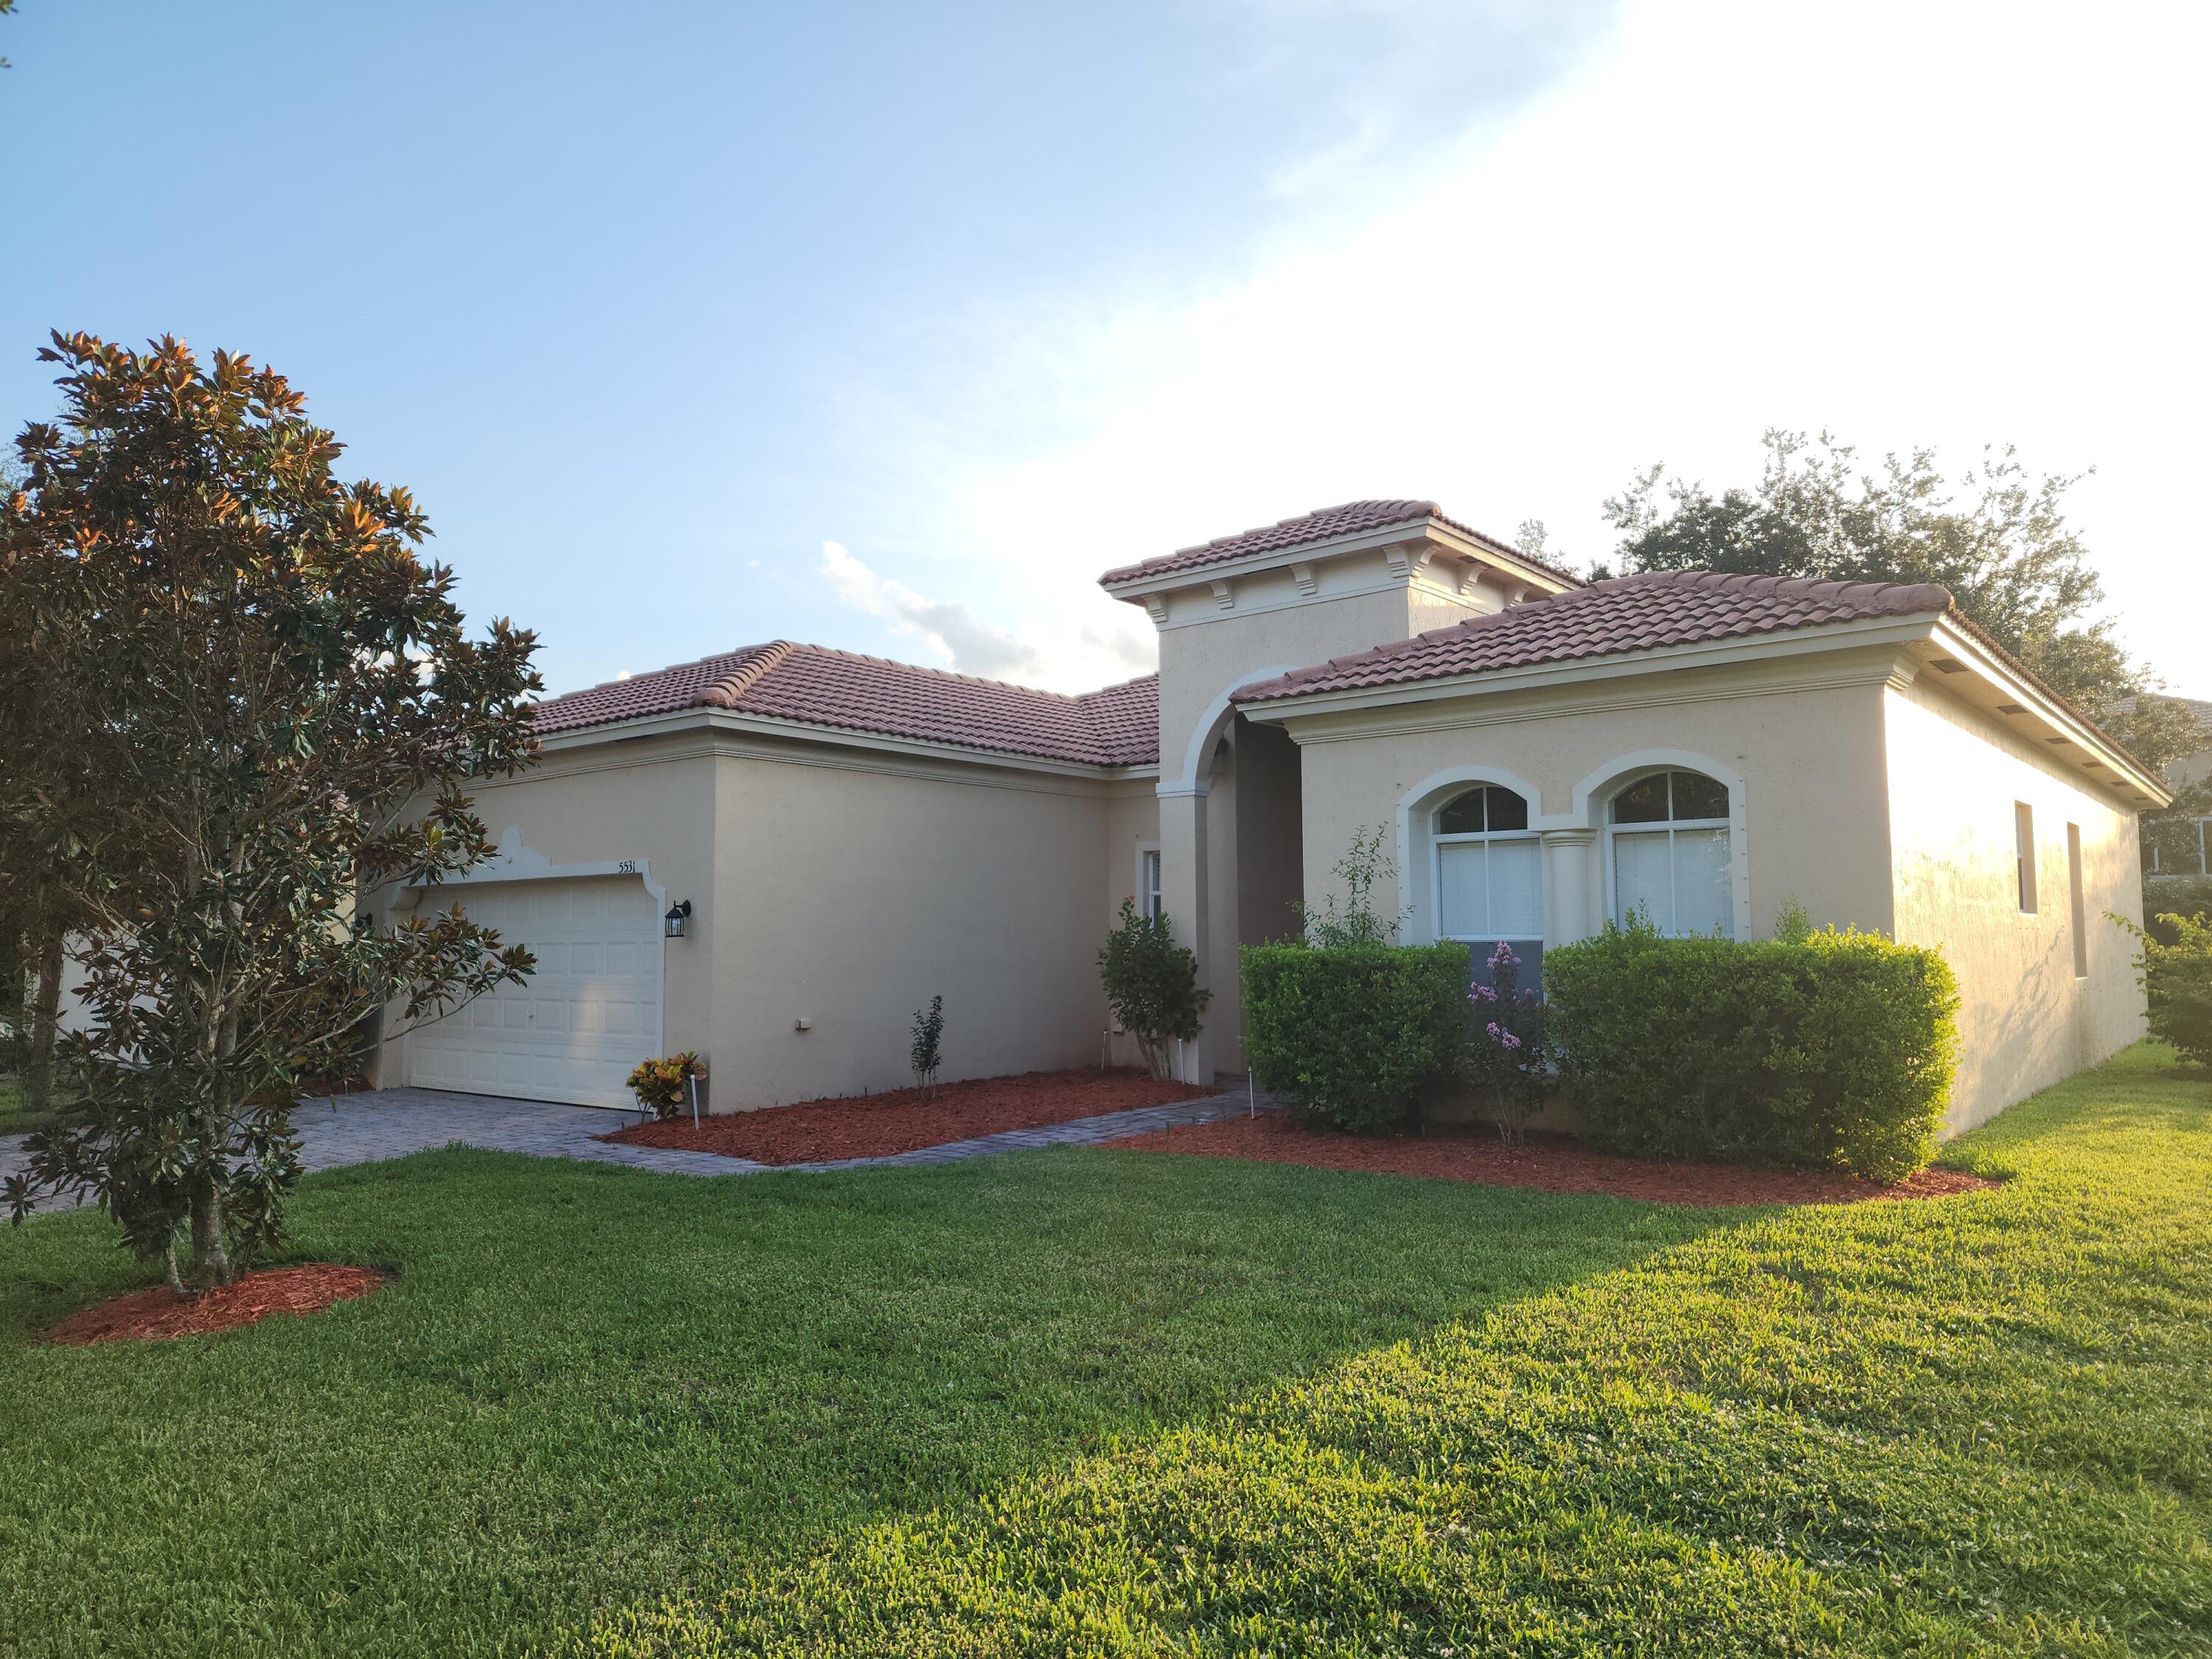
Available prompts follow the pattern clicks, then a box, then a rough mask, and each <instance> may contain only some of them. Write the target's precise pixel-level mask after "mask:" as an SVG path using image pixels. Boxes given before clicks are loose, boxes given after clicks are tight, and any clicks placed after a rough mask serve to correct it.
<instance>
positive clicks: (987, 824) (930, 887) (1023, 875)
mask: <svg viewBox="0 0 2212 1659" xmlns="http://www.w3.org/2000/svg"><path fill="white" fill-rule="evenodd" d="M1142 799H1143V790H1142V787H1141V786H1138V787H1132V786H1127V785H1107V784H1103V783H1100V782H1097V781H1085V780H1082V779H1076V778H1061V777H1053V776H1048V775H1033V774H1027V773H1021V772H1015V771H1012V770H1011V769H998V768H985V767H966V766H961V765H957V764H946V763H902V762H896V761H892V760H890V759H888V758H884V757H870V756H868V755H866V754H865V753H861V752H857V751H855V752H853V753H849V754H843V755H837V756H834V757H833V756H829V755H828V754H825V753H824V752H823V750H820V749H818V748H817V747H816V746H813V745H799V744H793V745H792V746H791V750H790V752H789V753H788V754H779V755H775V756H772V757H771V756H769V755H765V754H762V753H748V754H742V755H740V754H727V755H725V756H724V757H722V758H721V759H720V762H719V763H718V767H717V776H716V810H715V817H716V823H717V843H718V849H719V861H718V864H717V866H716V893H715V914H716V915H717V917H718V918H719V919H720V921H719V927H720V931H721V936H722V942H721V944H720V945H719V946H718V948H717V949H716V951H715V964H716V965H715V974H716V994H715V999H714V1000H715V1006H716V1010H717V1023H716V1030H715V1033H714V1036H715V1041H716V1042H717V1043H718V1045H720V1046H721V1047H722V1048H726V1049H734V1050H735V1052H736V1054H737V1055H738V1058H739V1060H740V1062H741V1069H738V1070H737V1071H735V1072H733V1071H732V1068H731V1067H730V1066H728V1065H727V1064H725V1065H724V1066H723V1067H722V1072H721V1086H720V1089H719V1090H718V1091H717V1095H716V1102H715V1103H716V1107H717V1109H730V1108H732V1107H751V1106H766V1105H776V1104H781V1103H787V1102H790V1101H793V1100H800V1099H806V1098H811V1097H817V1096H820V1095H823V1094H852V1093H861V1092H867V1091H876V1090H880V1089H885V1088H891V1087H896V1086H898V1085H902V1084H903V1083H904V1082H906V1081H907V1080H908V1076H907V1042H908V1028H909V1025H910V1024H911V1022H912V1020H913V1017H914V1013H915V1009H916V1008H917V1007H918V1006H921V1005H923V1004H926V1003H927V1001H928V1000H929V999H930V998H931V997H932V996H933V995H938V994H941V995H943V997H944V998H945V1072H944V1076H945V1078H946V1079H948V1080H949V1079H955V1078H963V1077H983V1076H991V1075H994V1074H997V1073H1007V1072H1019V1071H1026V1070H1030V1069H1036V1068H1043V1067H1053V1066H1076V1065H1083V1064H1086V1063H1089V1064H1095V1063H1096V1062H1097V1054H1098V1038H1099V1033H1100V1030H1101V1029H1102V1027H1103V1024H1104V1023H1105V1018H1104V1013H1105V1005H1104V998H1103V993H1102V992H1101V990H1100V988H1099V983H1098V974H1097V963H1096V960H1095V958H1096V955H1097V949H1098V945H1099V943H1100V941H1101V940H1102V939H1103V937H1104V933H1105V928H1106V925H1107V920H1108V917H1107V907H1106V906H1104V905H1103V904H1102V903H1101V902H1099V901H1100V877H1101V872H1102V871H1107V870H1109V869H1112V868H1113V867H1114V866H1115V865H1118V864H1120V863H1121V860H1123V859H1124V858H1125V857H1126V858H1127V860H1129V864H1130V866H1131V867H1130V869H1129V870H1128V871H1127V872H1122V871H1115V881H1118V882H1119V883H1120V885H1119V887H1118V890H1116V891H1115V899H1114V902H1115V904H1117V905H1118V903H1119V902H1120V896H1121V894H1122V893H1127V891H1129V890H1130V884H1133V860H1134V848H1135V845H1136V838H1137V832H1138V831H1139V830H1140V829H1142V827H1143V824H1144V822H1145V817H1144V814H1145V811H1146V808H1145V807H1144V806H1143V805H1139V802H1141V801H1142ZM1117 805H1118V806H1119V807H1121V811H1120V812H1119V813H1118V814H1117V813H1115V811H1111V810H1109V809H1110V808H1112V807H1115V806H1117ZM1117 818H1118V822H1111V821H1112V820H1115V819H1117ZM1109 829H1110V830H1111V831H1112V832H1113V833H1112V836H1111V840H1112V842H1113V845H1112V848H1111V854H1112V855H1111V857H1110V858H1109ZM1113 884H1114V883H1113V882H1110V881H1109V886H1112V885H1113ZM800 1018H805V1019H806V1020H808V1021H810V1022H811V1030H806V1031H804V1032H800V1031H798V1030H794V1029H793V1023H794V1021H796V1020H798V1019H800Z"/></svg>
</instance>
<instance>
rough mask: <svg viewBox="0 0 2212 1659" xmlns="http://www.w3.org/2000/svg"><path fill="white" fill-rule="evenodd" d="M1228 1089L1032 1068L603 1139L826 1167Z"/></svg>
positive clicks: (687, 1121)
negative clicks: (930, 1088) (930, 1093)
mask: <svg viewBox="0 0 2212 1659" xmlns="http://www.w3.org/2000/svg"><path fill="white" fill-rule="evenodd" d="M1218 1092H1219V1091H1218V1090H1214V1089H1205V1088H1200V1087H1199V1086H1198V1085H1195V1084H1189V1083H1166V1082H1160V1081H1158V1080H1156V1079H1153V1078H1152V1077H1150V1076H1148V1075H1146V1073H1143V1072H1141V1071H1139V1070H1137V1069H1136V1068H1134V1067H1133V1066H1125V1067H1118V1068H1115V1069H1110V1070H1106V1071H1097V1070H1092V1069H1087V1068H1086V1069H1085V1070H1081V1071H1074V1072H1024V1073H1020V1074H1019V1075H1018V1076H1014V1077H984V1078H971V1079H966V1080H965V1081H963V1082H959V1083H940V1084H939V1085H937V1089H936V1092H935V1097H934V1098H933V1099H928V1100H925V1099H923V1098H922V1091H921V1090H919V1089H893V1090H890V1091H888V1092H886V1093H884V1094H880V1095H847V1096H842V1097H838V1098H836V1099H833V1100H809V1101H803V1102H801V1103H799V1104H798V1105H795V1106H770V1107H764V1108H763V1109H761V1110H759V1111H757V1112H725V1113H723V1114H721V1115H720V1116H715V1117H708V1118H702V1119H701V1120H700V1124H699V1127H697V1128H696V1129H694V1128H693V1127H691V1118H690V1114H689V1113H686V1114H684V1115H682V1116H679V1117H673V1118H670V1119H668V1120H666V1121H664V1122H659V1123H639V1124H634V1125H632V1126H631V1127H629V1128H626V1129H617V1130H615V1131H613V1132H612V1133H609V1134H604V1135H600V1136H599V1137H597V1139H600V1140H613V1141H620V1142H622V1143H623V1145H625V1146H665V1147H673V1148H676V1149H678V1150H679V1151H683V1152H720V1153H721V1154H722V1155H723V1156H724V1157H726V1158H750V1159H752V1160H753V1161H754V1162H755V1163H757V1164H824V1163H828V1162H829V1161H831V1160H832V1159H836V1158H889V1157H890V1156H892V1155H893V1154H895V1153H898V1152H919V1151H921V1149H922V1148H923V1147H925V1146H944V1145H945V1143H946V1142H947V1141H951V1140H972V1139H975V1137H977V1136H978V1135H994V1134H1000V1133H1004V1132H1005V1131H1006V1130H1009V1129H1036V1128H1042V1127H1044V1126H1045V1125H1046V1124H1048V1123H1067V1122H1071V1121H1073V1120H1075V1119H1077V1118H1079V1117H1097V1116H1099V1115H1102V1114H1103V1113H1106V1112H1126V1111H1130V1110H1133V1109H1135V1108H1137V1107H1139V1106H1164V1105H1166V1104H1167V1103H1170V1102H1171V1101H1178V1100H1198V1099H1200V1098H1203V1097H1205V1096H1207V1095H1211V1094H1216V1093H1218Z"/></svg>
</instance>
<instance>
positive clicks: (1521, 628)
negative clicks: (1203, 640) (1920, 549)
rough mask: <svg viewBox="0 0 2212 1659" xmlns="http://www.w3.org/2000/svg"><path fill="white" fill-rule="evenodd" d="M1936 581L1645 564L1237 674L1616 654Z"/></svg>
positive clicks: (1354, 679)
mask: <svg viewBox="0 0 2212 1659" xmlns="http://www.w3.org/2000/svg"><path fill="white" fill-rule="evenodd" d="M1950 608H1951V595H1950V593H1949V592H1948V591H1947V590H1945V589H1944V588H1942V587H1940V586H1936V584H1935V583H1933V582H1923V583H1919V584H1900V583H1895V582H1814V581H1798V580H1784V579H1782V578H1778V577H1773V576H1724V575H1716V574H1712V573H1711V572H1709V571H1703V570H1654V571H1646V572H1644V573H1643V574H1638V575H1634V576H1624V577H1621V578H1620V579H1619V580H1614V581H1605V582H1598V583H1595V584H1594V585H1592V586H1589V587H1584V588H1581V589H1578V590H1577V591H1575V592H1568V593H1560V594H1556V595H1553V597H1551V598H1549V599H1541V600H1531V601H1528V602H1524V603H1522V604H1520V605H1510V606H1508V607H1507V608H1506V609H1505V610H1504V611H1495V612H1492V614H1490V615H1487V616H1481V617H1469V618H1468V620H1467V621H1465V622H1463V623H1454V624H1453V625H1452V626H1451V627H1449V628H1440V629H1435V630H1434V631H1433V632H1431V633H1427V634H1420V635H1415V636H1414V637H1413V638H1412V639H1410V640H1403V641H1394V642H1393V643H1391V644H1389V645H1384V646H1379V647H1376V649H1374V650H1372V651H1363V652H1360V653H1358V654H1357V655H1355V656H1349V657H1339V658H1336V659H1334V660H1333V661H1330V662H1326V663H1322V664H1321V665H1318V666H1317V667H1313V668H1302V669H1299V670H1298V671H1296V672H1295V673H1290V674H1285V675H1283V676H1281V677H1280V678H1277V679H1272V680H1263V681H1261V682H1260V683H1259V684H1256V685H1249V686H1246V687H1245V688H1244V689H1243V690H1241V691H1239V692H1238V693H1237V697H1236V701H1237V702H1241V703H1250V702H1273V701H1276V700H1278V699H1279V698H1283V697H1295V696H1303V695H1304V694H1306V693H1309V692H1315V691H1346V690H1360V689H1364V688H1366V687H1369V686H1383V685H1401V684H1408V683H1411V682H1414V681H1419V680H1433V679H1446V678H1455V677H1456V676H1459V675H1462V674H1485V673H1491V672H1493V671H1497V670H1499V669H1504V668H1527V667H1533V666H1534V665H1538V664H1541V663H1551V662H1570V661H1574V660H1577V659H1583V658H1591V657H1608V656H1617V655H1620V654H1621V653H1626V652H1631V651H1649V650H1653V649H1656V648H1657V647H1662V646H1669V645H1693V644H1699V643H1703V642H1707V641H1718V640H1727V639H1735V638H1741V637H1743V636H1746V635H1753V634H1771V633H1779V632H1782V631H1784V630H1787V629H1797V628H1817V627H1819V626H1820V625H1821V624H1823V623H1838V622H1852V621H1857V620H1861V619H1863V618H1869V617H1903V616H1913V615H1917V614H1919V613H1921V612H1923V611H1935V612H1937V613H1939V614H1940V613H1943V612H1947V611H1949V610H1950Z"/></svg>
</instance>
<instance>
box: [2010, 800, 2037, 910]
mask: <svg viewBox="0 0 2212 1659" xmlns="http://www.w3.org/2000/svg"><path fill="white" fill-rule="evenodd" d="M2012 834H2013V842H2014V856H2015V860H2016V861H2017V863H2018V866H2019V874H2020V909H2021V915H2027V916H2032V915H2034V914H2035V809H2034V808H2033V806H2030V805H2028V804H2027V802H2026V801H2024V800H2016V801H2015V802H2014V803H2013V804H2012Z"/></svg>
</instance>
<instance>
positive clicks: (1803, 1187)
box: [1106, 1112, 1997, 1207]
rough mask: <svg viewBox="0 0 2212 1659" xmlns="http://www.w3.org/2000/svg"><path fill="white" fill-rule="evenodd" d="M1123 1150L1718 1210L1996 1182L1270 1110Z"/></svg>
mask: <svg viewBox="0 0 2212 1659" xmlns="http://www.w3.org/2000/svg"><path fill="white" fill-rule="evenodd" d="M1106 1145H1107V1146H1110V1147H1120V1148H1123V1149H1125V1150H1128V1151H1133V1152H1188V1153H1190V1154H1193V1155H1194V1156H1197V1157H1200V1158H1256V1159H1261V1160H1263V1161H1265V1162H1268V1163H1273V1164H1310V1165H1312V1166H1313V1167H1314V1168H1316V1169H1320V1170H1372V1171H1375V1172H1377V1173H1380V1174H1383V1175H1406V1176H1431V1177H1433V1178H1435V1179H1437V1180H1440V1181H1471V1182H1480V1184H1482V1185H1485V1186H1490V1187H1534V1188H1539V1189H1540V1190H1541V1191H1544V1192H1547V1193H1609V1194H1612V1195H1613V1196H1614V1197H1616V1198H1644V1199H1650V1200H1654V1201H1655V1202H1657V1203H1661V1204H1692V1205H1698V1206H1706V1207H1718V1206H1727V1205H1737V1204H1851V1203H1856V1202H1857V1201H1859V1200H1863V1199H1869V1198H1944V1197H1948V1195H1950V1194H1953V1193H1974V1192H1981V1191H1983V1190H1984V1189H1985V1188H1990V1187H1994V1186H1996V1184H1997V1183H1996V1182H1994V1181H1985V1180H1984V1179H1983V1178H1982V1177H1981V1176H1973V1175H1967V1174H1966V1173H1965V1172H1964V1171H1962V1170H1921V1171H1920V1172H1919V1173H1918V1174H1917V1175H1913V1176H1906V1177H1905V1179H1904V1180H1903V1181H1900V1182H1895V1183H1894V1184H1893V1185H1891V1186H1887V1187H1883V1186H1879V1185H1877V1184H1876V1183H1875V1182H1871V1181H1863V1180H1861V1179H1859V1178H1858V1177H1857V1176H1846V1175H1818V1174H1808V1173H1802V1172H1798V1171H1793V1170H1760V1169H1754V1168H1753V1167H1751V1166H1750V1165H1748V1164H1670V1163H1668V1162H1666V1161H1665V1160H1663V1159H1661V1158H1621V1157H1619V1156H1617V1155H1616V1154H1614V1153H1612V1152H1596V1151H1594V1150H1593V1149H1591V1148H1590V1147H1588V1146H1583V1144H1582V1143H1581V1142H1580V1141H1578V1140H1576V1139H1573V1138H1572V1137H1571V1136H1568V1135H1559V1134H1540V1133H1531V1134H1530V1135H1529V1136H1528V1144H1527V1145H1525V1146H1506V1145H1505V1144H1504V1142H1503V1141H1501V1140H1500V1139H1498V1132H1497V1131H1496V1130H1495V1129H1492V1128H1489V1127H1483V1126H1479V1125H1478V1126H1470V1127H1437V1128H1432V1129H1430V1130H1428V1131H1427V1132H1426V1133H1422V1134H1419V1135H1396V1136H1389V1137H1384V1136H1371V1137H1370V1136H1365V1135H1347V1134H1339V1133H1334V1132H1332V1131H1329V1130H1325V1129H1308V1128H1302V1127H1299V1126H1298V1125H1297V1124H1295V1123H1293V1122H1291V1121H1290V1120H1289V1118H1288V1117H1286V1116H1285V1115H1284V1114H1282V1113H1280V1112H1267V1113H1263V1114H1262V1115H1260V1116H1259V1117H1257V1118H1241V1117H1237V1118H1228V1119H1225V1120H1224V1121H1221V1122H1218V1123H1200V1124H1194V1125H1192V1126H1191V1127H1188V1128H1178V1129H1174V1130H1170V1131H1167V1132H1165V1133H1153V1134H1144V1135H1133V1136H1130V1137H1129V1138H1128V1139H1124V1140H1112V1141H1109V1142H1107V1143H1106Z"/></svg>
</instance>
